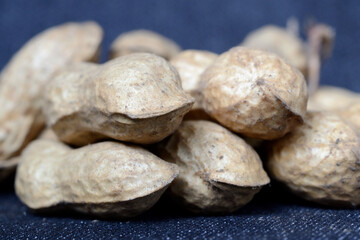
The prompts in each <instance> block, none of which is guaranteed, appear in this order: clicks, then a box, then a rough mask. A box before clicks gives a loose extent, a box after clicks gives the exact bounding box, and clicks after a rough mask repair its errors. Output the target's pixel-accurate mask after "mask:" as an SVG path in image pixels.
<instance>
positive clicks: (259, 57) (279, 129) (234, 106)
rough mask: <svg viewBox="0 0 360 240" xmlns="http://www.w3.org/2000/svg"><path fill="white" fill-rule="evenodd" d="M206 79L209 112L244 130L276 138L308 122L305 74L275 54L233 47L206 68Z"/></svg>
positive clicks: (205, 103) (233, 126)
mask: <svg viewBox="0 0 360 240" xmlns="http://www.w3.org/2000/svg"><path fill="white" fill-rule="evenodd" d="M201 84H202V87H203V88H204V91H203V95H204V100H203V104H204V108H205V110H206V112H207V113H208V114H209V115H210V116H212V117H213V118H215V119H216V120H217V121H219V122H220V123H221V124H222V125H224V126H226V127H228V128H230V129H231V130H232V131H234V132H238V133H241V134H243V135H244V136H247V137H254V138H260V139H276V138H279V137H282V136H284V135H285V134H286V133H288V132H289V131H291V130H292V129H293V128H295V127H296V126H298V125H300V124H301V123H302V122H303V116H304V115H305V112H306V102H307V90H306V82H305V80H304V77H303V76H302V74H301V73H300V72H299V71H298V70H297V69H295V68H294V67H292V66H290V65H289V64H287V63H286V62H284V61H283V60H282V59H281V58H279V57H278V56H277V55H275V54H272V53H268V52H264V51H260V50H253V49H247V48H243V47H235V48H232V49H230V50H229V51H227V52H225V53H223V54H221V55H220V56H219V57H218V58H217V60H216V61H215V62H214V64H213V65H212V66H210V67H209V68H208V69H207V70H206V71H205V72H204V74H203V75H202V79H201Z"/></svg>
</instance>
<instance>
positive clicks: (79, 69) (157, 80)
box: [43, 53, 193, 146]
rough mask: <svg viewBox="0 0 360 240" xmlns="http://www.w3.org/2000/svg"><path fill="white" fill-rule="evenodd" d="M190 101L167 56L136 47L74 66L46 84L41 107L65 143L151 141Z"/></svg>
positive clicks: (168, 131) (165, 133)
mask: <svg viewBox="0 0 360 240" xmlns="http://www.w3.org/2000/svg"><path fill="white" fill-rule="evenodd" d="M192 104H193V100H192V98H191V97H190V96H189V95H187V94H186V93H185V92H184V91H183V90H182V88H181V82H180V79H179V75H178V73H177V72H176V70H175V69H174V68H173V67H172V66H171V65H170V64H169V63H168V62H167V61H166V60H164V59H163V58H161V57H159V56H156V55H154V54H149V53H136V54H131V55H126V56H123V57H119V58H117V59H114V60H112V61H109V62H107V63H105V64H103V65H95V64H81V65H77V66H72V68H71V69H68V71H65V72H63V73H62V74H60V75H58V76H57V77H56V78H55V79H54V80H53V82H52V83H51V84H49V85H48V87H47V89H46V91H45V101H44V108H43V111H44V113H45V115H46V118H47V124H48V126H49V127H52V129H53V130H54V132H55V133H56V135H57V136H58V138H59V139H60V140H61V141H64V142H66V143H69V144H73V145H77V146H82V145H86V144H88V143H93V142H96V141H99V140H103V139H108V138H113V139H117V140H121V141H128V142H135V143H141V144H149V143H154V142H158V141H160V140H162V139H164V138H165V137H167V136H168V135H170V134H171V133H172V132H173V131H175V129H176V128H177V127H178V126H179V125H180V123H181V121H182V118H183V116H184V115H185V114H186V113H187V112H188V111H189V110H190V109H191V106H192Z"/></svg>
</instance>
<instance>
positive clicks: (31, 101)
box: [0, 22, 103, 161]
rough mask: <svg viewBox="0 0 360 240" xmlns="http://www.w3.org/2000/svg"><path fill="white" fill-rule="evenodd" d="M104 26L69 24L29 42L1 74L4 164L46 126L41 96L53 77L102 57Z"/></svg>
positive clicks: (0, 155)
mask: <svg viewBox="0 0 360 240" xmlns="http://www.w3.org/2000/svg"><path fill="white" fill-rule="evenodd" d="M102 35H103V33H102V30H101V27H100V26H99V25H98V24H96V23H94V22H84V23H66V24H63V25H59V26H56V27H52V28H50V29H48V30H46V31H44V32H42V33H40V34H38V35H37V36H35V37H33V38H32V39H31V40H29V41H28V42H27V43H26V44H25V45H24V46H23V47H22V48H21V49H20V50H19V51H18V52H17V53H16V54H15V55H14V56H13V58H12V59H11V60H10V62H9V63H8V64H7V65H6V66H5V68H4V70H3V71H2V72H1V75H0V102H1V105H2V106H1V108H0V161H3V160H6V159H9V158H11V157H13V156H16V155H18V154H20V152H21V150H22V149H23V148H24V147H25V146H26V145H27V144H28V142H30V141H31V140H32V139H34V138H35V137H36V136H37V135H38V134H39V133H40V131H41V130H42V129H43V127H44V123H45V120H44V118H43V116H42V114H41V102H42V98H41V95H42V93H43V90H44V86H45V85H46V84H47V83H48V82H50V81H51V80H52V75H53V74H54V73H55V72H57V71H59V70H61V69H62V68H64V67H65V66H66V65H67V64H69V63H71V62H80V61H93V60H96V59H97V57H98V55H99V47H100V43H101V40H102Z"/></svg>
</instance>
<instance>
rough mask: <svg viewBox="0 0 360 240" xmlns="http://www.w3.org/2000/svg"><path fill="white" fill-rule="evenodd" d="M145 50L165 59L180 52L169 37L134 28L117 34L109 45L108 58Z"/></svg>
mask: <svg viewBox="0 0 360 240" xmlns="http://www.w3.org/2000/svg"><path fill="white" fill-rule="evenodd" d="M139 52H147V53H153V54H156V55H158V56H161V57H163V58H165V59H167V60H169V59H171V58H172V57H174V56H176V55H177V54H178V53H179V52H180V47H179V46H178V45H177V44H176V43H175V42H174V41H173V40H171V39H168V38H166V37H164V36H162V35H160V34H158V33H155V32H152V31H149V30H134V31H130V32H126V33H123V34H121V35H119V36H118V37H117V38H116V39H115V40H114V42H113V43H112V44H111V47H110V59H113V58H117V57H120V56H124V55H127V54H132V53H139Z"/></svg>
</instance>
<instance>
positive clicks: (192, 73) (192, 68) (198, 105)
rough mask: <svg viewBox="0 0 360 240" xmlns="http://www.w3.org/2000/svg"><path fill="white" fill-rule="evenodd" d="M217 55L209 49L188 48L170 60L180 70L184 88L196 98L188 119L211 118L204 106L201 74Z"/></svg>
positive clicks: (187, 116) (187, 115)
mask: <svg viewBox="0 0 360 240" xmlns="http://www.w3.org/2000/svg"><path fill="white" fill-rule="evenodd" d="M217 56H218V55H217V54H215V53H212V52H208V51H201V50H186V51H183V52H181V53H179V54H178V55H177V56H175V57H174V58H172V59H171V60H170V63H171V64H172V65H173V66H174V67H175V68H176V70H177V71H178V72H179V75H180V79H181V83H182V87H183V89H184V90H185V92H187V93H189V94H190V95H191V96H192V97H193V98H194V99H195V103H194V105H193V107H192V109H191V110H190V112H189V113H188V114H186V116H185V118H186V119H204V120H206V119H209V116H208V115H207V114H206V112H205V111H204V109H203V107H202V93H201V89H200V76H201V74H202V73H203V72H204V71H205V69H206V68H208V67H209V66H210V65H211V64H212V63H213V62H214V61H215V59H216V58H217Z"/></svg>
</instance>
